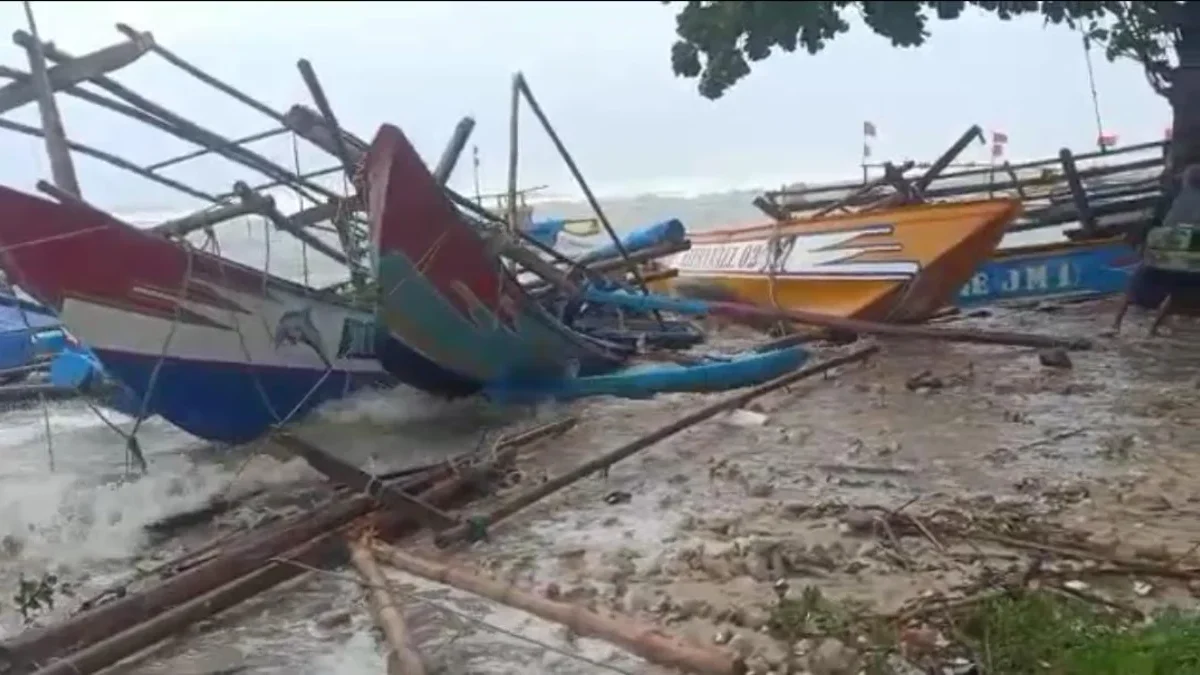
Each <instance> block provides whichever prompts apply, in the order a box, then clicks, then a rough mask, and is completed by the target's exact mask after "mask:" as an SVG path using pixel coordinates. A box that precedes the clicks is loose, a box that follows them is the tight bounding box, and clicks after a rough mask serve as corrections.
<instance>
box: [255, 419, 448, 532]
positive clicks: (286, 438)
mask: <svg viewBox="0 0 1200 675" xmlns="http://www.w3.org/2000/svg"><path fill="white" fill-rule="evenodd" d="M274 441H275V442H276V443H279V444H280V445H282V446H283V447H285V448H287V449H288V450H291V451H292V452H294V453H296V454H297V455H299V456H300V457H301V458H303V459H304V461H306V462H308V464H309V466H311V467H312V468H314V469H316V470H317V471H319V472H321V473H322V474H324V475H325V477H327V478H329V480H331V481H333V482H335V483H340V484H342V485H345V486H347V487H349V488H351V489H353V490H355V491H358V492H362V493H363V494H366V495H370V496H371V497H372V498H373V499H377V500H379V501H380V502H382V503H383V505H384V506H385V507H387V508H390V509H403V508H408V509H414V510H415V511H416V512H417V513H419V514H420V516H419V518H418V519H419V520H420V521H421V522H422V524H423V525H425V526H426V527H429V528H430V529H438V528H442V527H446V526H448V525H451V524H454V523H456V522H458V521H457V519H455V518H453V517H451V516H450V515H448V514H446V513H445V512H443V511H442V510H440V509H438V508H437V507H435V506H433V505H431V504H428V503H426V502H424V501H423V500H421V498H420V497H416V496H413V495H411V494H408V493H407V492H405V491H404V490H401V489H399V488H395V487H391V486H389V485H387V484H386V483H383V482H382V481H380V480H379V478H378V477H377V476H373V475H371V474H369V473H367V472H366V471H363V470H362V469H360V468H358V467H356V466H354V465H353V464H351V463H349V462H346V461H344V460H342V459H339V458H337V457H335V456H333V455H331V454H330V453H328V452H326V451H324V450H322V449H321V448H319V447H317V446H315V445H313V444H312V443H309V442H308V441H306V440H304V439H303V438H300V437H299V436H296V435H295V434H291V433H288V432H286V431H280V432H277V433H276V434H275V436H274Z"/></svg>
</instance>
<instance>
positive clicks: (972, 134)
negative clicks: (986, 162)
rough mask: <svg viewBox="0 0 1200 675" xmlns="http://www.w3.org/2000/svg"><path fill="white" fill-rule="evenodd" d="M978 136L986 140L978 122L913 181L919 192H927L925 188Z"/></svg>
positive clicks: (981, 140) (980, 139)
mask: <svg viewBox="0 0 1200 675" xmlns="http://www.w3.org/2000/svg"><path fill="white" fill-rule="evenodd" d="M977 138H978V139H979V141H980V142H981V143H983V142H986V141H985V140H984V137H983V129H980V128H979V125H978V124H976V125H974V126H972V127H971V128H970V129H967V130H966V131H965V132H964V133H963V135H962V136H959V138H958V140H957V141H954V143H953V144H951V146H950V147H949V148H947V149H946V151H945V152H943V153H942V156H941V157H938V158H937V159H936V160H934V162H933V166H931V167H929V168H928V169H927V170H926V171H925V173H923V174H921V177H920V178H918V179H917V180H916V181H915V182H914V183H913V188H914V189H915V190H916V191H917V193H918V194H922V195H923V194H924V193H925V189H926V188H928V187H929V184H930V183H932V182H933V181H934V180H936V179H937V177H938V176H939V175H941V173H942V172H943V171H945V170H946V167H948V166H950V164H952V163H953V162H954V160H955V158H957V157H958V156H959V155H961V154H962V152H963V150H966V149H967V146H968V145H970V144H971V141H973V140H975V139H977Z"/></svg>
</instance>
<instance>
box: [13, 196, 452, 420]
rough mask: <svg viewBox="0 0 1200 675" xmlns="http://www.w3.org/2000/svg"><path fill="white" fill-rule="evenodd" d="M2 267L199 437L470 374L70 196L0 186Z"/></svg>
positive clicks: (143, 396) (366, 315)
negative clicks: (400, 385) (358, 393)
mask: <svg viewBox="0 0 1200 675" xmlns="http://www.w3.org/2000/svg"><path fill="white" fill-rule="evenodd" d="M0 213H2V214H4V217H3V218H0V249H2V250H3V252H4V257H3V261H2V262H3V266H4V268H5V270H6V271H7V272H8V273H9V278H10V279H11V280H12V281H13V282H14V283H15V284H16V285H18V286H20V287H21V288H22V289H24V290H26V291H28V292H29V293H30V294H31V295H33V296H34V297H35V298H36V299H38V300H39V301H40V302H42V303H43V304H45V305H46V306H48V307H53V308H55V309H56V310H57V312H58V315H59V318H60V319H61V320H62V322H63V324H64V325H65V326H66V328H67V329H68V330H69V331H70V332H71V333H72V334H73V335H74V336H75V337H77V338H78V339H79V340H80V341H82V342H83V343H84V344H86V345H87V346H88V347H89V348H90V350H91V352H92V353H94V354H95V355H96V357H97V358H98V359H99V360H100V362H101V363H102V364H103V366H104V368H105V370H106V372H108V373H109V374H110V375H112V376H113V377H115V378H116V379H117V380H119V381H120V382H122V383H123V384H125V385H126V386H128V387H129V388H130V389H131V390H132V391H133V392H134V393H135V394H136V395H137V397H138V400H139V401H142V402H144V407H145V408H146V409H148V410H152V411H154V412H157V413H158V414H159V415H161V416H162V417H164V418H165V419H167V420H168V421H170V422H171V423H173V424H175V425H176V426H178V427H180V428H181V429H184V430H185V431H188V432H189V433H191V434H193V435H195V436H198V437H200V438H202V439H205V440H209V441H216V442H224V443H240V442H245V441H249V440H252V439H254V438H257V437H258V436H260V435H261V434H262V433H263V432H265V431H266V430H267V429H269V428H270V427H271V426H272V425H275V424H279V423H282V422H285V421H289V420H293V419H296V418H298V417H299V416H300V415H303V414H304V413H306V412H308V411H309V410H311V409H312V408H313V407H315V406H316V405H318V404H320V403H322V402H325V401H328V400H331V399H336V398H341V397H343V396H345V395H347V394H349V393H351V392H353V391H355V390H358V389H361V388H364V387H382V386H391V385H393V384H395V383H396V376H394V375H391V374H389V372H388V371H387V370H385V369H384V368H383V366H381V364H380V360H381V359H385V360H388V361H390V362H391V363H392V364H393V372H395V373H400V374H401V375H400V379H401V380H403V381H404V382H406V383H408V384H411V385H413V386H415V387H418V388H421V389H424V390H426V391H430V392H434V393H438V394H443V395H454V394H461V393H469V392H471V391H473V390H474V387H475V385H474V384H473V383H470V382H467V381H465V380H464V379H462V378H460V377H456V376H455V375H453V374H451V373H448V372H446V371H444V370H443V369H441V368H439V367H438V366H436V365H434V364H433V363H430V362H429V361H427V360H425V359H423V358H422V357H420V356H419V355H417V354H415V353H413V352H411V351H410V350H408V349H407V348H405V347H404V346H403V345H402V344H399V343H396V342H394V341H392V340H384V341H380V340H378V332H377V330H376V324H375V321H374V317H373V315H372V313H371V312H370V311H368V310H365V309H357V308H355V307H353V306H351V305H349V304H347V303H345V302H343V301H340V300H338V299H337V298H334V297H329V296H321V295H319V294H318V292H317V291H314V290H313V289H309V288H307V287H305V286H302V285H299V284H295V283H292V282H289V281H287V280H284V279H280V278H277V277H273V276H270V275H268V274H266V273H265V272H262V271H260V270H255V269H252V268H249V267H246V266H244V265H240V264H238V263H234V262H232V261H229V260H226V259H223V258H220V257H217V256H214V255H210V254H207V253H203V252H200V251H196V250H194V249H192V248H190V247H188V246H186V245H185V244H180V243H176V242H174V241H171V240H169V239H166V238H163V237H161V236H158V235H155V234H152V233H148V232H144V231H141V230H138V229H136V228H133V227H131V226H129V225H126V224H124V223H121V222H120V221H118V220H116V219H114V218H112V217H111V216H108V215H107V214H104V213H102V212H100V211H96V210H94V209H91V208H89V207H87V206H83V205H79V204H57V203H55V202H50V201H46V200H44V199H41V198H38V197H34V196H32V195H28V194H25V193H22V192H19V191H16V190H13V189H9V188H5V187H0Z"/></svg>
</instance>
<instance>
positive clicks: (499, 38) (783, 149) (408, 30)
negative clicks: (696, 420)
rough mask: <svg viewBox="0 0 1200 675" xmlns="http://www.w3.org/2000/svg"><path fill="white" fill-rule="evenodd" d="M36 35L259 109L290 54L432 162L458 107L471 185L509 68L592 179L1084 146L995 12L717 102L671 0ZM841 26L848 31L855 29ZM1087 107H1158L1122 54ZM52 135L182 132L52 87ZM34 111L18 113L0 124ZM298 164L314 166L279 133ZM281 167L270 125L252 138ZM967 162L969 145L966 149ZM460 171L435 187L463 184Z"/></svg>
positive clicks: (1113, 126)
mask: <svg viewBox="0 0 1200 675" xmlns="http://www.w3.org/2000/svg"><path fill="white" fill-rule="evenodd" d="M33 6H34V11H35V12H36V18H37V21H38V28H39V31H40V32H41V34H42V37H43V39H46V40H52V41H54V42H55V44H56V45H57V46H58V47H60V48H61V49H63V50H65V51H68V52H70V53H72V54H74V55H79V54H83V53H86V52H88V51H91V50H94V49H97V48H100V47H103V46H105V45H106V44H110V43H112V42H116V41H119V40H122V39H124V38H123V37H122V36H121V34H120V33H118V32H117V31H116V30H115V29H114V28H112V26H113V25H114V24H115V23H117V22H124V23H128V24H130V25H132V26H133V27H134V28H136V29H139V30H143V31H150V32H152V33H153V34H154V36H155V38H156V40H157V41H158V43H159V44H162V45H163V46H166V47H168V48H169V49H171V50H173V51H174V52H175V53H177V54H178V55H180V56H182V57H184V58H186V59H188V60H190V61H192V62H193V63H195V64H197V65H199V66H201V67H202V68H203V69H205V70H206V71H208V72H209V73H211V74H213V75H215V76H217V77H219V78H221V79H223V80H225V81H227V82H229V83H231V84H233V85H234V86H236V87H238V88H240V89H243V90H245V91H247V92H249V93H252V94H253V95H254V96H255V97H256V98H259V99H260V100H263V101H264V102H267V103H268V104H270V105H271V106H272V107H274V108H276V109H279V110H286V109H287V107H288V106H290V105H291V104H292V103H295V102H303V103H308V104H310V105H311V101H310V98H309V96H308V94H307V91H306V89H305V88H304V85H303V82H302V81H301V78H300V75H299V73H298V71H297V70H296V66H295V63H296V60H297V59H299V58H301V57H306V58H308V59H309V60H311V61H312V63H313V65H314V66H315V68H316V70H317V73H318V75H319V76H320V78H321V80H322V81H323V83H324V84H325V87H326V89H327V92H328V94H329V97H330V99H331V100H332V102H333V105H334V107H335V110H336V112H337V114H338V116H339V117H340V119H341V121H342V123H343V125H344V126H345V127H347V128H348V129H350V130H352V131H354V132H356V133H357V134H359V135H361V136H363V137H364V138H367V139H368V140H369V138H370V136H371V134H372V133H373V131H374V128H375V127H376V125H378V124H379V123H381V122H384V121H389V122H393V123H395V124H398V125H400V126H401V127H402V128H404V129H405V131H406V132H407V133H408V135H409V137H410V138H412V139H413V141H414V143H415V144H416V145H417V148H418V149H419V150H420V151H421V152H422V154H423V155H425V157H426V158H427V159H428V160H430V161H433V160H435V159H436V157H437V155H438V153H439V152H440V151H441V147H442V146H443V144H444V143H445V142H446V140H447V138H448V137H449V134H450V132H451V130H452V128H453V126H454V124H455V122H456V121H457V120H458V119H459V117H461V116H463V115H472V116H474V117H475V118H476V120H477V121H478V127H477V128H476V131H475V134H474V136H473V142H474V143H475V144H477V145H478V146H479V149H480V156H481V170H480V173H481V180H482V182H483V187H484V191H485V192H486V191H489V190H497V189H502V186H503V185H504V180H505V178H504V177H505V172H506V162H507V159H506V153H507V120H508V89H509V86H510V82H511V75H512V73H513V72H515V71H517V70H521V71H523V72H524V73H525V75H526V77H527V79H528V81H529V82H530V84H531V86H532V88H533V91H534V93H535V94H536V95H537V96H538V98H539V99H540V100H541V103H542V106H543V108H544V109H545V110H546V112H547V113H548V115H549V116H550V118H551V121H552V122H553V123H554V124H555V125H556V126H557V127H558V129H559V132H560V134H561V135H562V137H563V139H564V140H565V142H566V143H567V146H568V147H569V148H570V149H571V151H572V152H573V153H574V154H575V155H576V158H577V160H578V162H579V164H580V166H581V168H582V169H583V171H584V173H585V175H586V176H587V177H588V178H589V180H590V181H592V182H593V183H594V185H595V187H596V189H597V191H599V192H601V193H606V194H615V193H623V194H629V193H642V192H648V191H655V190H672V191H675V190H682V191H704V190H721V189H726V188H734V187H749V186H774V185H779V184H781V183H783V182H791V181H794V180H814V179H833V178H839V177H853V176H855V175H857V174H858V173H859V169H858V164H859V162H860V152H861V145H862V123H863V121H864V120H870V121H872V122H874V123H875V125H876V126H877V127H878V130H879V137H878V139H876V141H875V143H874V149H875V155H876V156H877V157H879V158H894V159H903V158H914V159H932V158H933V157H934V156H936V155H937V154H938V153H939V152H940V151H941V150H942V149H943V148H944V147H945V146H946V145H948V144H949V143H950V142H951V141H953V140H954V139H955V138H956V137H957V136H958V135H959V133H961V132H962V131H963V130H965V129H966V128H967V127H968V126H969V125H971V124H975V123H978V124H980V125H982V126H983V127H984V128H985V129H988V130H1001V131H1004V132H1005V133H1006V134H1007V135H1008V137H1009V146H1008V153H1009V155H1010V156H1012V157H1014V158H1034V157H1041V156H1047V155H1050V154H1053V153H1055V152H1057V150H1058V149H1059V148H1060V147H1063V146H1071V147H1073V148H1077V149H1083V150H1090V149H1094V147H1095V139H1096V135H1097V134H1096V122H1095V117H1094V114H1093V110H1092V100H1091V94H1090V91H1089V85H1088V78H1087V70H1086V64H1085V60H1084V53H1083V48H1082V45H1081V42H1080V40H1079V37H1078V36H1077V35H1076V34H1074V33H1071V32H1069V31H1068V30H1066V29H1065V28H1054V27H1051V28H1044V27H1043V25H1042V23H1041V21H1040V20H1038V19H1037V18H1030V19H1025V20H1020V21H1013V22H1007V23H1004V22H999V21H996V20H994V19H989V18H988V17H983V16H980V15H976V14H973V13H971V12H968V13H967V15H966V16H965V17H964V18H963V19H961V20H959V21H956V22H948V23H938V24H934V26H933V33H934V36H933V38H932V39H931V40H930V41H929V43H928V44H927V45H926V46H925V47H923V48H921V49H915V50H899V49H894V48H892V47H891V46H889V44H888V43H887V42H886V41H885V40H884V39H882V38H879V37H877V36H875V35H874V34H872V33H870V31H868V30H865V29H864V30H856V31H853V32H852V33H851V34H848V35H844V36H842V37H840V38H839V39H838V40H837V41H836V42H835V43H834V44H833V45H832V46H831V47H830V48H828V49H827V50H826V51H825V52H824V53H822V54H820V55H817V56H809V55H807V54H780V55H777V56H775V57H773V58H771V59H769V60H768V61H766V62H762V63H760V64H757V66H756V68H755V71H754V73H753V74H752V75H751V76H750V77H749V78H747V79H746V80H744V81H743V82H741V83H740V84H739V85H738V86H736V87H734V88H733V89H732V90H730V92H729V93H727V94H726V96H725V97H724V98H722V99H721V100H718V101H709V100H707V99H704V98H702V97H701V96H700V95H699V94H698V93H697V92H696V88H695V81H693V80H685V79H681V78H676V77H675V76H674V75H673V74H672V72H671V65H670V47H671V43H672V41H673V38H674V12H675V8H674V7H668V6H663V5H662V4H660V3H659V2H654V1H646V2H603V3H600V2H597V3H589V2H563V3H556V2H530V3H506V2H484V3H473V2H428V3H421V2H404V3H391V2H366V3H355V2H336V3H332V2H331V3H324V2H296V3H288V2H268V3H257V2H228V3H225V2H196V3H191V2H79V3H75V2H47V1H45V0H43V1H41V2H34V3H33ZM25 25H26V23H25V17H24V13H23V10H22V7H21V3H19V2H16V1H15V0H7V1H6V2H2V3H0V27H2V28H5V29H6V30H2V31H0V36H8V35H9V34H10V33H11V31H12V30H16V29H19V28H25ZM860 28H861V26H860ZM1093 62H1094V65H1095V71H1096V80H1097V88H1098V90H1099V97H1100V108H1101V114H1102V117H1103V120H1104V126H1105V129H1106V131H1108V132H1109V133H1115V134H1117V135H1119V137H1120V141H1121V142H1122V143H1134V142H1140V141H1146V140H1157V139H1159V138H1161V137H1162V133H1163V128H1164V126H1166V125H1167V123H1168V121H1169V109H1168V108H1167V106H1166V104H1165V103H1164V102H1163V101H1162V100H1161V99H1160V98H1159V97H1157V96H1155V95H1154V94H1153V93H1152V92H1151V91H1150V89H1149V87H1148V85H1147V84H1146V83H1145V80H1144V78H1143V76H1142V74H1141V71H1140V69H1139V68H1138V66H1137V65H1136V64H1133V63H1130V62H1119V63H1116V64H1110V63H1108V62H1107V61H1106V60H1105V59H1104V58H1103V56H1102V55H1101V54H1098V53H1096V54H1094V55H1093ZM0 63H3V64H7V65H11V66H14V67H20V68H21V69H27V68H28V65H27V62H26V59H25V55H24V52H23V50H20V49H18V48H17V47H15V46H14V45H12V44H5V45H3V46H0ZM114 78H115V79H116V80H118V81H120V82H121V83H123V84H126V85H128V86H130V87H132V88H133V89H135V90H137V91H138V92H139V93H142V94H143V95H145V96H147V97H149V98H151V99H154V100H156V101H158V102H160V103H162V104H165V105H167V106H168V107H170V108H172V109H174V110H175V111H176V112H179V113H181V114H183V115H185V116H187V117H190V118H192V119H193V120H196V121H202V122H203V123H204V124H205V125H206V126H208V127H209V128H211V129H212V130H214V131H217V132H219V133H221V134H223V135H226V136H229V137H233V136H238V135H244V134H248V133H253V132H255V131H259V130H265V129H267V128H269V127H270V126H272V122H271V121H270V120H269V119H267V118H265V117H263V116H261V115H259V114H257V113H255V112H253V111H250V110H249V109H246V108H243V107H241V106H240V105H239V104H237V103H234V102H232V101H229V100H228V99H226V98H224V97H223V95H220V94H216V93H214V92H212V91H211V90H208V89H207V88H206V87H205V86H204V85H202V84H200V83H198V82H197V81H195V80H193V79H192V78H190V77H189V76H188V75H186V74H184V73H182V72H179V71H177V70H175V69H174V68H173V67H172V66H170V65H168V64H167V63H165V62H164V61H163V60H162V59H161V58H159V57H157V56H155V55H153V54H148V55H146V56H144V57H143V58H142V59H141V60H140V61H138V62H137V63H135V64H133V65H132V66H130V67H129V68H127V69H126V70H124V71H121V72H119V73H118V74H116V75H115V76H114ZM59 100H60V102H61V103H60V105H61V109H62V113H63V116H64V121H65V125H66V128H67V132H68V135H69V136H70V137H72V138H73V139H74V140H77V141H80V142H84V143H87V144H91V145H95V146H97V147H99V148H101V149H105V150H109V151H116V152H120V153H121V154H124V155H126V156H128V157H130V158H131V159H134V160H136V161H139V162H142V163H149V162H153V161H155V160H159V159H163V158H166V157H170V156H172V155H174V154H179V153H181V152H186V151H187V150H189V149H191V148H192V147H194V146H190V145H188V144H186V143H182V142H179V141H175V140H173V139H171V138H169V137H165V136H164V135H163V134H161V133H159V132H157V131H154V130H145V129H140V128H139V127H138V126H137V125H136V124H133V123H129V122H126V121H124V120H122V119H120V118H117V117H115V116H114V115H112V114H111V113H108V112H107V111H103V110H99V109H96V108H94V107H92V106H91V105H90V104H87V103H82V102H79V101H76V100H72V99H71V98H70V97H69V96H65V95H62V96H60V97H59ZM523 112H524V114H523V116H522V123H523V124H522V132H523V136H524V138H523V139H522V143H521V149H522V161H521V183H522V184H523V185H533V184H543V183H549V184H551V185H552V186H553V188H554V191H555V192H556V193H559V194H567V195H571V194H578V193H577V192H576V191H575V189H574V188H573V186H572V185H571V183H570V178H569V175H568V174H567V173H566V170H565V169H564V168H563V166H562V164H561V162H559V161H558V160H557V158H556V156H555V155H554V153H553V150H552V148H551V147H550V145H549V143H548V142H547V141H546V140H545V136H544V135H543V134H542V133H541V131H540V130H538V129H536V128H535V126H534V125H535V124H536V122H535V120H534V119H533V117H532V115H530V114H528V113H527V111H523ZM4 117H5V118H7V119H10V120H14V121H22V122H27V123H30V122H32V123H36V120H37V111H36V109H35V108H34V106H33V105H29V106H26V107H25V108H22V109H20V110H17V111H14V112H10V113H8V114H6V115H5V116H4ZM301 145H302V146H303V147H302V151H301V154H300V164H301V168H302V169H304V170H311V169H314V168H318V167H320V166H325V165H328V164H330V163H331V162H332V159H331V158H329V157H327V156H323V155H321V154H320V153H317V152H315V151H313V150H311V149H310V148H309V147H308V146H307V144H304V143H303V142H302V143H301ZM254 148H255V149H256V150H259V151H260V152H262V153H263V154H266V155H268V156H270V157H272V158H273V159H276V160H278V161H280V162H282V163H284V164H286V165H288V166H291V165H292V164H293V159H292V149H291V148H292V146H291V142H290V140H289V139H288V138H287V137H280V138H276V139H272V140H269V141H264V142H261V143H259V144H257V145H255V146H254ZM969 152H970V153H971V157H970V158H972V159H977V160H984V159H986V156H987V150H986V149H985V148H983V147H977V148H973V149H972V150H970V151H969ZM77 167H78V170H79V173H80V180H81V183H82V188H83V191H84V196H85V197H86V198H88V199H89V200H91V201H93V202H95V203H97V204H99V205H102V206H105V207H107V208H112V209H119V210H127V209H138V210H144V209H169V208H190V207H193V206H197V205H198V204H197V203H196V202H194V201H192V200H190V198H187V197H182V196H178V195H176V194H174V193H172V192H171V191H169V190H165V189H163V188H159V187H157V186H156V185H154V184H152V183H147V182H146V181H144V180H142V179H140V178H137V177H131V176H128V175H125V174H122V173H120V172H117V171H115V170H112V169H109V168H107V167H105V166H104V165H101V164H98V163H97V162H95V161H93V160H91V159H88V158H79V159H77ZM165 171H166V172H167V173H168V174H169V175H171V176H174V177H178V178H183V179H186V180H190V181H194V182H196V183H198V184H200V185H201V186H202V187H204V188H205V189H208V190H210V191H217V192H219V191H224V190H226V189H228V186H229V184H230V183H231V182H232V181H233V180H236V179H238V178H245V179H248V180H250V182H252V183H253V182H257V181H258V180H260V177H259V176H256V175H255V174H253V173H250V172H247V171H246V170H244V169H240V168H238V169H235V168H231V167H229V166H228V165H227V164H226V163H224V162H223V161H212V162H197V163H194V164H191V165H181V166H178V167H172V168H170V169H166V170H165ZM48 174H49V168H48V163H47V161H46V160H45V159H44V156H43V149H42V145H41V142H40V141H36V140H30V139H26V138H24V137H20V136H16V135H14V134H12V133H10V132H7V131H4V130H0V181H2V182H4V183H6V184H10V185H15V186H17V187H20V188H23V189H32V185H33V184H34V182H36V181H37V180H38V179H39V178H43V177H48ZM471 174H472V171H471V163H470V160H469V151H468V156H467V157H466V159H465V161H464V162H462V163H460V165H459V170H458V172H457V174H456V175H455V177H454V181H453V183H454V184H455V185H456V186H457V187H460V188H462V189H463V190H464V191H466V192H470V191H471V189H472V188H471V187H470V186H471V182H472V180H471Z"/></svg>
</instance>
